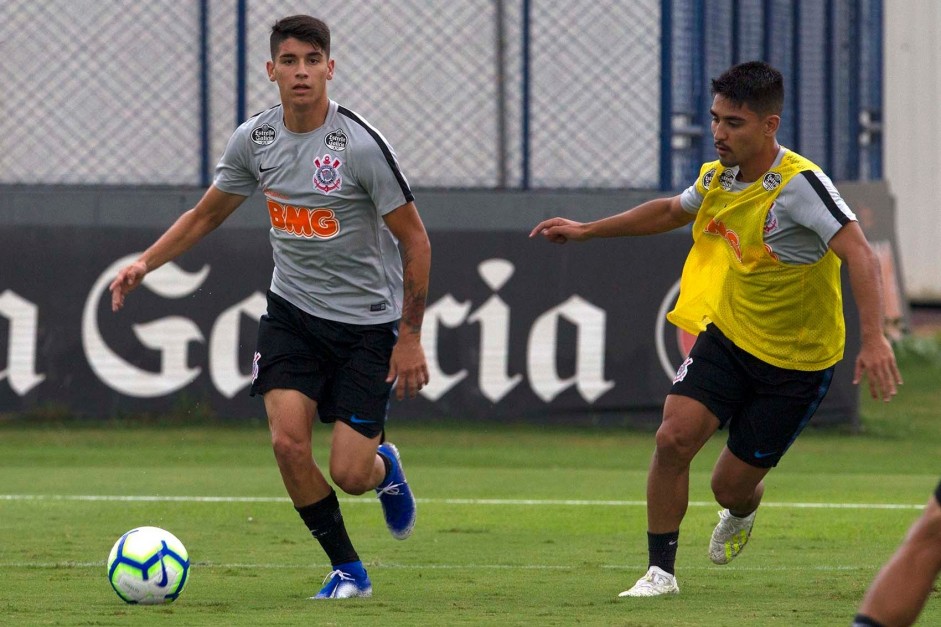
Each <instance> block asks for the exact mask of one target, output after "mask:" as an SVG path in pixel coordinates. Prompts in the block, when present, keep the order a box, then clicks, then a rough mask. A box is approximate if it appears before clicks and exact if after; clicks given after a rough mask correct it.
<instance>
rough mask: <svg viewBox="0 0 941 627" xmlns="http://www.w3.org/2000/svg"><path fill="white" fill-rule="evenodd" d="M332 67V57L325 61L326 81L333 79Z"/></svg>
mask: <svg viewBox="0 0 941 627" xmlns="http://www.w3.org/2000/svg"><path fill="white" fill-rule="evenodd" d="M333 69H334V63H333V59H330V60H329V61H327V80H328V81H329V80H333Z"/></svg>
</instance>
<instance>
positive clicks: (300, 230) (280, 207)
mask: <svg viewBox="0 0 941 627" xmlns="http://www.w3.org/2000/svg"><path fill="white" fill-rule="evenodd" d="M268 215H269V216H270V217H271V226H272V227H274V228H276V229H278V230H279V231H285V232H287V233H291V234H292V235H299V236H300V237H308V238H312V237H316V238H317V239H330V238H331V237H334V236H335V235H336V234H337V233H339V232H340V221H339V220H337V218H336V214H334V213H333V210H332V209H324V208H320V209H308V208H307V207H296V206H294V205H289V204H287V203H282V202H278V201H277V200H273V199H271V198H269V199H268Z"/></svg>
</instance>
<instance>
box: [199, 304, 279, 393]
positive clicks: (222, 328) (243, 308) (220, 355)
mask: <svg viewBox="0 0 941 627" xmlns="http://www.w3.org/2000/svg"><path fill="white" fill-rule="evenodd" d="M267 307H268V302H267V299H266V298H265V296H264V295H263V294H260V293H258V292H255V293H254V294H252V295H251V296H249V297H248V298H246V299H245V300H243V301H241V302H239V303H236V304H235V305H233V306H232V307H229V308H228V309H226V310H225V311H223V312H222V315H221V316H219V318H218V319H217V320H216V323H215V324H214V325H213V326H212V335H211V336H210V338H209V364H210V368H209V375H210V376H211V377H212V383H213V385H215V386H216V389H217V390H219V393H220V394H222V395H223V396H225V397H226V398H232V397H234V396H235V395H236V394H238V392H239V390H241V389H243V388H245V387H246V386H247V385H248V384H249V383H251V381H252V374H251V372H249V373H248V374H245V375H243V374H242V371H241V370H240V369H239V336H240V335H241V325H240V323H241V320H242V316H243V315H245V316H248V317H249V318H251V319H253V320H254V321H255V322H256V323H257V322H258V319H259V318H261V316H262V315H263V314H264V313H265V311H266V310H267Z"/></svg>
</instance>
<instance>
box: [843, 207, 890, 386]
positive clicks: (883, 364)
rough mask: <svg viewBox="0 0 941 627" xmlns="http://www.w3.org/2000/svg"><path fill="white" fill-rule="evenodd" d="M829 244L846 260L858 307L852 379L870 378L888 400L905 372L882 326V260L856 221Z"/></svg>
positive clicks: (856, 381)
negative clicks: (856, 353)
mask: <svg viewBox="0 0 941 627" xmlns="http://www.w3.org/2000/svg"><path fill="white" fill-rule="evenodd" d="M830 248H831V249H832V250H833V252H835V253H836V254H837V256H838V257H839V258H840V259H842V260H843V262H844V263H845V264H846V268H847V270H848V271H849V277H850V288H851V289H852V290H853V298H854V299H855V300H856V307H857V309H858V310H859V325H860V332H861V335H862V346H861V347H860V350H859V356H858V357H857V358H856V367H855V371H854V373H853V383H859V382H860V381H862V377H863V373H865V374H866V377H867V378H868V380H869V393H870V394H871V395H872V397H873V398H875V399H882V400H883V401H886V402H888V401H889V400H891V399H892V397H893V396H895V393H896V386H897V385H899V384H901V383H902V375H901V374H900V373H899V369H898V365H897V364H896V363H895V353H894V352H893V351H892V345H891V344H890V343H889V340H887V339H886V337H885V332H884V330H883V325H884V316H883V303H882V298H883V296H882V280H881V276H880V274H879V260H878V259H877V258H876V255H875V253H873V252H872V248H871V247H870V246H869V242H868V241H866V236H865V235H863V230H862V229H861V228H860V227H859V224H857V223H856V222H850V223H849V224H847V225H845V226H844V227H843V228H841V229H840V230H839V231H837V234H836V235H834V236H833V237H832V238H831V239H830Z"/></svg>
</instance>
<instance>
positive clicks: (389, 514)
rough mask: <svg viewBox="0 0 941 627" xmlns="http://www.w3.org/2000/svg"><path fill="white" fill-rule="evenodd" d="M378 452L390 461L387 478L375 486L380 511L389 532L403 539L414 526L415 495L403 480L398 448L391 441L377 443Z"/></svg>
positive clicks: (403, 474)
mask: <svg viewBox="0 0 941 627" xmlns="http://www.w3.org/2000/svg"><path fill="white" fill-rule="evenodd" d="M379 453H380V454H381V455H382V456H383V457H386V458H388V459H389V461H391V462H392V469H391V470H390V471H389V476H388V478H387V479H386V480H385V481H384V482H383V483H380V484H379V485H378V486H377V487H376V494H377V495H378V496H379V502H380V503H382V513H383V514H384V515H385V517H386V526H387V527H388V528H389V533H391V534H392V537H393V538H395V539H396V540H404V539H405V538H407V537H409V536H410V535H412V528H414V527H415V497H414V496H413V495H412V490H411V489H410V488H409V487H408V482H407V481H406V480H405V471H404V470H403V469H402V460H401V459H400V458H399V450H398V449H397V448H395V445H394V444H392V443H391V442H385V443H383V444H380V445H379Z"/></svg>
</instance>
